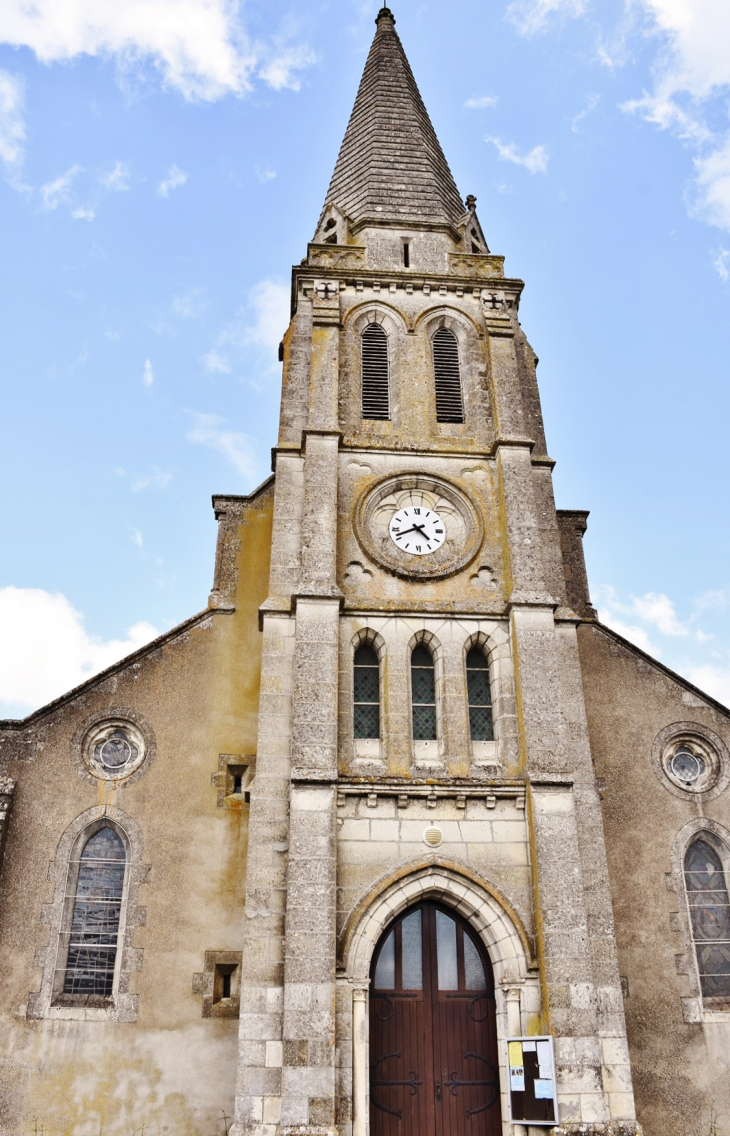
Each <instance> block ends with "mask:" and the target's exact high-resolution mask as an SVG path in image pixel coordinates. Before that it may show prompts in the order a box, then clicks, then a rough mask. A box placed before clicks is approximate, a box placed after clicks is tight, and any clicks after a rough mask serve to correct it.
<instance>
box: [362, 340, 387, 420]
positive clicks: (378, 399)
mask: <svg viewBox="0 0 730 1136" xmlns="http://www.w3.org/2000/svg"><path fill="white" fill-rule="evenodd" d="M362 416H363V418H378V419H381V420H383V419H388V418H390V392H389V390H388V337H387V335H386V334H385V332H384V331H383V329H382V327H381V326H380V324H379V323H370V324H368V326H367V327H366V328H365V330H364V332H363V333H362Z"/></svg>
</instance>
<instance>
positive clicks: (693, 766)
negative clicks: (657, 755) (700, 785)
mask: <svg viewBox="0 0 730 1136" xmlns="http://www.w3.org/2000/svg"><path fill="white" fill-rule="evenodd" d="M669 768H670V769H671V771H672V773H673V774H674V776H675V777H676V778H677V780H678V781H681V782H682V784H683V785H694V783H695V781H697V779H698V778H699V777H701V776H702V774H703V773H704V772H705V763H704V761H703V760H702V758H701V757H700V756H699V754H696V753H693V752H692V750H691V749H690V748H689V746H686V745H681V746H679V748H678V749H676V750H675V752H674V753H673V754H672V756H671V758H670V759H669Z"/></svg>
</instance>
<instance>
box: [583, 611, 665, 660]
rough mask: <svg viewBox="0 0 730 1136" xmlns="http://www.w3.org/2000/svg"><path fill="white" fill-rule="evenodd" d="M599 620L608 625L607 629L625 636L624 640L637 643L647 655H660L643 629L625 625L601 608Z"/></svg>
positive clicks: (629, 624)
mask: <svg viewBox="0 0 730 1136" xmlns="http://www.w3.org/2000/svg"><path fill="white" fill-rule="evenodd" d="M598 618H599V619H600V621H601V623H605V624H606V627H612V628H613V630H614V631H617V632H618V634H619V635H623V637H624V639H628V640H629V642H630V643H635V644H636V646H637V647H640V648H641V650H642V651H646V653H647V655H653V656H654V657H655V658H656V657H658V655H659V654H660V652H659V650H658V648H657V647H655V646H654V645H653V643H652V642H651V640H650V639H649V636H648V635H647V633H646V631H645V630H644V628H643V627H637V626H636V625H635V624H631V623H624V621H623V620H621V619H618V618H617V616H616V615H614V613H613V612H612V611H611V610H610V609H609V608H600V607H599V608H598Z"/></svg>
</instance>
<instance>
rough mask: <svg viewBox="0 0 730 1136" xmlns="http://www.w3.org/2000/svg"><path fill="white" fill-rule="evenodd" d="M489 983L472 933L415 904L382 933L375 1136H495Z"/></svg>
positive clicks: (376, 991) (373, 1007)
mask: <svg viewBox="0 0 730 1136" xmlns="http://www.w3.org/2000/svg"><path fill="white" fill-rule="evenodd" d="M501 1131H502V1123H501V1114H500V1104H499V1060H498V1055H497V1027H496V1013H495V1000H494V979H493V976H492V968H491V966H490V963H489V959H488V958H487V955H486V953H485V951H484V949H483V947H482V945H481V943H480V942H479V941H478V939H477V938H476V936H474V935H473V934H472V932H471V930H470V929H469V928H468V926H467V925H466V924H465V923H464V922H463V921H462V920H461V919H460V918H459V917H458V916H457V915H456V914H455V913H454V912H453V911H450V910H449V909H448V908H444V907H441V906H440V905H439V904H436V903H421V904H419V905H418V906H416V907H412V908H409V909H408V910H406V911H405V912H404V913H403V914H402V915H400V916H399V917H398V919H396V920H395V921H394V922H393V923H391V924H390V926H389V927H387V928H386V930H385V931H384V932H383V934H382V936H381V938H380V940H379V942H378V944H377V947H376V949H375V952H374V954H373V961H372V968H371V982H370V1133H371V1136H498V1134H501Z"/></svg>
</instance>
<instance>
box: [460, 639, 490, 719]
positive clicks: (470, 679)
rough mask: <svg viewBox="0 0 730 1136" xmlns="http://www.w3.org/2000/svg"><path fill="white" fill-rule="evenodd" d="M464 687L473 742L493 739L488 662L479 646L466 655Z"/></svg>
mask: <svg viewBox="0 0 730 1136" xmlns="http://www.w3.org/2000/svg"><path fill="white" fill-rule="evenodd" d="M466 689H467V692H468V696H469V732H470V734H471V740H472V741H473V742H491V741H493V740H494V727H493V723H492V695H491V690H490V683H489V663H488V662H487V659H486V656H485V654H484V652H483V651H482V649H481V648H480V647H472V648H471V650H470V651H468V653H467V656H466Z"/></svg>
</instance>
